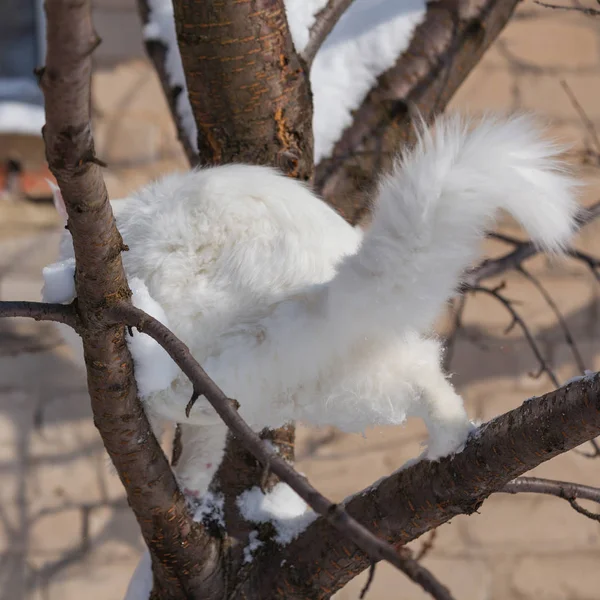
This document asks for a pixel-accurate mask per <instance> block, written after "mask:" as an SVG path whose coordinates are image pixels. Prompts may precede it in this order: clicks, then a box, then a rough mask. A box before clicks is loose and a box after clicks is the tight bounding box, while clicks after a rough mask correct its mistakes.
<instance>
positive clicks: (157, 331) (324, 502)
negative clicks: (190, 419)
mask: <svg viewBox="0 0 600 600" xmlns="http://www.w3.org/2000/svg"><path fill="white" fill-rule="evenodd" d="M110 315H111V316H112V317H113V319H114V321H115V322H116V323H125V324H127V325H129V326H131V327H136V328H137V329H138V330H139V331H143V332H144V333H145V334H147V335H149V336H150V337H151V338H153V339H154V340H155V341H156V342H158V343H159V344H160V345H161V346H162V347H163V348H164V349H165V350H166V351H167V353H168V354H169V355H170V356H171V358H172V359H173V360H174V361H175V363H176V364H177V366H178V367H179V368H180V369H181V370H182V371H183V373H185V375H186V376H187V377H188V379H189V380H190V381H191V382H192V385H193V387H194V390H195V391H196V392H197V393H201V394H203V395H204V396H205V398H206V399H207V400H208V401H209V402H210V404H211V405H212V407H213V408H214V409H215V411H216V412H217V414H218V415H219V416H220V417H221V419H222V420H223V422H224V423H225V424H226V425H227V427H228V428H229V430H230V431H231V432H232V433H233V434H234V435H235V436H236V437H237V438H238V439H239V440H240V441H241V443H242V444H243V445H244V447H245V448H246V449H247V450H248V451H249V452H251V453H252V454H253V455H254V456H255V457H256V459H257V460H259V461H260V462H261V463H262V464H263V465H265V466H267V465H268V467H269V469H270V470H271V471H272V472H273V473H275V475H277V477H279V479H281V481H283V482H285V483H287V484H288V485H289V486H290V487H291V488H292V489H293V490H294V491H295V492H296V493H297V494H298V495H299V496H300V497H301V498H302V499H303V500H304V501H305V502H306V503H307V504H308V505H309V506H310V507H311V508H312V509H313V510H314V511H315V512H316V513H318V514H320V515H322V516H323V517H325V518H326V519H327V521H328V522H329V523H331V525H333V526H334V527H335V528H336V529H338V530H339V531H340V532H341V533H343V534H344V535H346V536H347V537H348V538H349V539H351V540H352V541H353V542H354V543H355V544H356V545H357V546H358V547H359V548H361V549H362V550H363V551H364V552H365V553H367V554H368V555H369V556H370V557H371V559H372V560H374V561H379V560H386V561H388V562H389V563H390V564H392V565H394V566H395V567H396V568H397V569H398V570H400V571H402V572H403V573H405V574H406V575H407V576H408V577H410V578H411V579H413V580H414V581H417V580H418V582H419V583H420V585H423V583H422V581H425V582H426V583H427V584H428V586H429V589H428V591H429V592H430V593H432V595H433V592H432V591H430V590H435V591H436V593H437V592H440V594H439V595H434V598H436V599H437V600H451V596H450V595H449V594H448V593H446V594H445V595H444V594H441V591H442V590H445V588H444V586H442V585H441V584H439V583H438V582H435V583H433V582H431V581H430V579H429V578H428V577H427V576H426V574H425V573H424V570H423V568H422V567H421V566H420V565H418V568H417V567H415V566H414V565H413V564H412V563H411V562H410V561H408V560H407V559H406V557H405V556H403V555H402V554H400V553H398V552H396V550H395V549H394V548H393V546H391V545H390V544H388V543H387V542H385V541H384V540H382V539H380V538H378V537H376V536H375V535H374V534H372V533H371V532H370V531H369V530H368V529H366V528H365V527H364V526H363V525H361V524H360V523H359V522H358V521H356V520H355V519H354V518H352V517H351V516H350V515H349V514H348V513H347V512H346V511H345V510H344V508H343V507H342V506H341V505H340V504H334V503H333V502H331V501H330V500H328V499H327V498H326V497H325V496H323V495H322V494H321V493H320V492H319V491H318V490H317V489H316V488H314V487H313V486H312V485H311V484H310V483H309V482H308V481H307V480H306V479H305V478H303V477H302V476H301V475H299V474H298V473H297V472H296V471H295V470H294V468H293V467H292V466H291V465H290V464H288V463H287V462H285V461H284V460H283V459H282V458H281V457H279V456H278V455H277V454H276V453H275V452H274V451H273V450H272V449H271V448H270V446H269V445H268V444H264V443H263V441H262V440H261V439H260V438H259V436H258V435H257V434H256V433H255V432H254V431H253V430H252V429H251V428H250V427H249V426H248V424H247V423H246V422H245V421H244V420H243V419H242V418H241V417H240V415H239V414H238V412H237V402H236V401H235V400H232V399H230V398H228V397H227V396H226V395H225V394H224V393H223V391H222V390H221V389H220V388H219V387H218V386H217V385H216V384H215V383H214V381H212V379H211V378H210V377H209V376H208V375H207V373H206V372H205V371H204V369H203V368H202V367H201V366H200V365H199V364H198V362H197V361H196V359H195V358H194V357H193V356H192V354H191V352H190V350H189V348H188V347H187V346H186V345H185V344H184V343H183V342H182V341H181V340H179V339H178V338H177V337H176V336H175V335H174V334H173V333H172V332H171V331H170V330H169V329H168V328H167V327H165V326H164V325H163V324H162V323H160V322H159V321H157V320H156V319H154V318H152V317H151V316H150V315H147V314H146V313H144V312H143V311H142V310H140V309H138V308H136V307H134V306H132V305H130V304H125V303H119V304H117V305H116V306H115V307H114V308H112V309H111V310H110ZM415 578H416V579H415ZM426 589H427V588H426Z"/></svg>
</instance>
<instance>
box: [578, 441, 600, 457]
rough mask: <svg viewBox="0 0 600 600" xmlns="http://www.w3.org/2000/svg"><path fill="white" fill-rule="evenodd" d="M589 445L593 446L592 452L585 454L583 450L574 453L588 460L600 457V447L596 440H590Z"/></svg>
mask: <svg viewBox="0 0 600 600" xmlns="http://www.w3.org/2000/svg"><path fill="white" fill-rule="evenodd" d="M589 443H590V444H591V446H592V452H583V451H582V450H574V452H577V454H579V455H581V456H585V457H586V458H598V457H599V456H600V445H599V444H598V442H597V441H596V440H595V439H594V440H590V442H589Z"/></svg>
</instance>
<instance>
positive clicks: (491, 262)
mask: <svg viewBox="0 0 600 600" xmlns="http://www.w3.org/2000/svg"><path fill="white" fill-rule="evenodd" d="M599 216H600V202H596V204H594V205H592V206H591V207H590V208H587V209H585V210H584V211H582V214H581V216H580V218H579V223H580V226H581V227H584V226H585V225H589V224H590V223H592V222H593V221H594V220H595V219H596V218H598V217H599ZM488 237H490V238H492V239H496V240H499V241H502V242H506V243H508V244H512V245H514V246H515V249H514V250H511V251H510V252H508V253H507V254H503V255H502V256H500V257H498V258H493V259H487V260H484V261H483V262H482V263H481V264H479V266H477V267H475V268H474V269H472V270H471V271H469V272H468V273H467V274H466V275H465V276H464V278H463V284H464V286H466V287H467V288H468V287H470V286H473V285H477V284H479V283H480V282H481V281H483V280H484V279H489V278H490V277H496V276H498V275H502V274H503V273H505V272H506V271H510V270H513V269H516V268H517V267H518V266H519V265H520V264H522V263H523V262H524V261H525V260H527V259H529V258H531V257H533V256H535V255H536V254H538V253H539V251H540V249H539V248H538V247H537V246H536V245H535V244H534V243H533V242H532V241H524V240H519V239H517V238H514V237H512V236H509V235H505V234H503V233H497V232H490V233H489V234H488ZM566 254H567V256H570V257H571V258H574V259H577V260H580V261H582V262H585V263H586V264H587V265H588V267H589V268H590V270H591V271H592V273H593V274H594V276H595V277H596V278H597V279H598V281H600V274H599V273H598V269H599V268H600V260H598V259H596V258H595V257H593V256H590V255H589V254H586V253H584V252H580V251H579V250H574V249H567V251H566Z"/></svg>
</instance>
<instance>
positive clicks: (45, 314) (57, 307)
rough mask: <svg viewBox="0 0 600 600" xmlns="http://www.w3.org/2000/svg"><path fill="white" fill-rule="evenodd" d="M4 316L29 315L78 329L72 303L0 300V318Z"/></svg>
mask: <svg viewBox="0 0 600 600" xmlns="http://www.w3.org/2000/svg"><path fill="white" fill-rule="evenodd" d="M2 317H28V318H30V319H35V320H36V321H54V322H56V323H64V324H65V325H69V327H73V329H77V313H76V312H75V308H74V306H73V305H72V304H49V303H46V302H24V301H6V300H5V301H2V302H0V318H2Z"/></svg>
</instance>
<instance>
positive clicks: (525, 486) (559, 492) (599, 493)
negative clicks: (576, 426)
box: [499, 440, 600, 521]
mask: <svg viewBox="0 0 600 600" xmlns="http://www.w3.org/2000/svg"><path fill="white" fill-rule="evenodd" d="M590 441H592V440H590ZM499 491H500V492H505V493H507V494H519V493H522V492H527V493H532V494H548V495H550V496H556V497H557V498H562V499H563V500H566V501H567V502H568V503H569V504H570V505H571V507H572V508H573V510H575V511H577V512H578V513H580V514H582V515H584V516H586V517H587V518H588V519H592V520H594V521H600V514H598V513H593V512H591V511H589V510H587V509H585V508H583V507H582V506H580V505H579V504H578V503H577V499H581V500H591V501H593V502H596V503H598V504H600V489H599V488H594V487H590V486H589V485H582V484H579V483H570V482H568V481H553V480H551V479H540V478H538V477H518V478H517V479H515V480H514V481H510V482H509V483H507V484H506V485H505V486H504V488H503V489H501V490H499Z"/></svg>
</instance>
